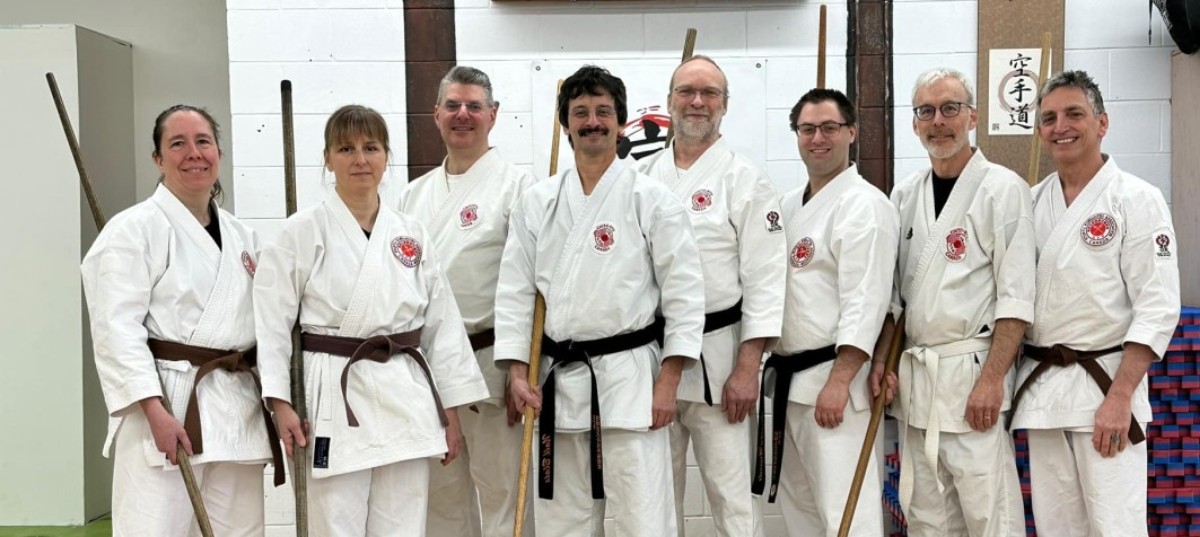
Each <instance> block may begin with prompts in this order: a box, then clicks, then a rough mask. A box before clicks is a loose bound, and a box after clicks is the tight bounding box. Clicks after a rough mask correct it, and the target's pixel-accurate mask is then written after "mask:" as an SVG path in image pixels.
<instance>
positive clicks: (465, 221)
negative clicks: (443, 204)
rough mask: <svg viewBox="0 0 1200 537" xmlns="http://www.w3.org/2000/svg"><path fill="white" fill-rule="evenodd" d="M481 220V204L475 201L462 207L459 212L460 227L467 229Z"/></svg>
mask: <svg viewBox="0 0 1200 537" xmlns="http://www.w3.org/2000/svg"><path fill="white" fill-rule="evenodd" d="M477 220H479V206H478V205H475V204H474V203H472V204H470V205H467V206H466V207H463V208H462V211H460V212H459V213H458V227H460V228H463V229H467V228H469V227H473V226H474V225H475V222H476V221H477Z"/></svg>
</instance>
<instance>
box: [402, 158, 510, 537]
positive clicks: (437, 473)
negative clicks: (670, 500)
mask: <svg viewBox="0 0 1200 537" xmlns="http://www.w3.org/2000/svg"><path fill="white" fill-rule="evenodd" d="M532 181H533V178H532V177H531V176H530V175H529V174H528V173H527V172H524V171H522V170H520V169H518V168H516V167H515V166H513V165H511V164H509V163H507V162H504V161H503V160H501V159H500V155H499V153H498V152H497V151H496V150H495V149H491V150H489V151H488V152H487V153H484V155H483V156H482V157H480V158H479V160H477V161H476V162H475V164H473V165H472V166H471V168H470V169H469V170H467V172H466V173H465V174H463V175H460V176H449V175H447V174H446V168H445V166H444V165H443V166H441V167H438V168H437V169H434V170H432V171H430V172H429V173H427V174H425V175H423V176H421V177H420V178H419V179H417V180H416V181H413V182H411V183H409V184H408V187H407V190H406V191H405V193H404V194H403V196H402V201H401V204H400V210H401V211H402V212H404V213H405V214H409V215H412V216H413V217H414V218H416V219H417V220H419V221H421V222H422V223H423V224H425V225H426V226H427V228H428V229H429V231H430V234H431V237H432V239H433V244H432V248H433V250H434V251H435V252H436V253H437V258H438V260H439V261H440V262H441V264H442V267H443V269H444V271H445V273H446V278H447V280H449V282H450V287H451V289H452V290H453V291H454V299H455V302H457V303H458V307H459V312H460V313H461V314H462V317H463V322H464V323H465V325H466V330H467V333H469V334H477V333H480V332H484V331H486V330H489V329H491V328H492V327H493V324H494V321H493V318H494V314H493V311H494V306H495V301H496V278H497V277H498V276H499V272H500V254H501V253H503V251H504V242H505V239H506V238H507V237H508V217H509V214H510V213H511V212H512V210H513V207H515V206H516V204H517V199H519V198H520V195H521V193H522V192H524V191H525V189H526V188H527V187H528V186H529V184H530V183H531V182H532ZM475 359H476V361H477V362H478V364H479V369H480V371H482V372H483V378H484V380H485V381H486V382H487V387H488V399H487V400H486V401H484V403H486V406H479V405H476V406H475V407H473V409H468V410H464V411H463V412H460V413H459V418H460V423H461V425H462V429H463V437H464V439H465V441H466V445H465V446H464V449H463V450H462V451H461V452H460V453H459V456H458V458H457V459H455V460H454V462H452V463H450V465H449V466H446V467H437V468H431V469H430V472H429V476H430V482H429V488H430V490H429V493H430V494H429V518H428V520H427V525H426V529H427V533H428V534H429V535H455V536H461V537H479V536H480V535H483V536H486V537H512V526H513V517H514V516H515V513H516V506H517V490H516V488H517V480H516V478H515V476H516V475H517V473H518V471H519V468H518V467H519V465H520V458H521V428H520V426H517V427H509V426H508V420H507V416H506V412H505V408H504V389H505V385H506V382H507V375H506V374H505V372H504V371H502V370H500V368H498V367H496V365H495V363H494V362H493V361H492V348H491V347H487V348H485V349H479V350H477V351H476V352H475ZM477 497H478V505H476V498H477ZM466 506H469V507H466ZM524 528H527V529H528V530H529V531H528V532H527V534H529V535H532V528H533V524H532V523H529V524H526V525H525V526H524ZM481 529H482V533H481Z"/></svg>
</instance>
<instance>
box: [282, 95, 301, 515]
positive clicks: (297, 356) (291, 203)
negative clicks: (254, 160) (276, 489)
mask: <svg viewBox="0 0 1200 537" xmlns="http://www.w3.org/2000/svg"><path fill="white" fill-rule="evenodd" d="M279 94H280V101H281V102H280V112H281V113H282V116H283V192H284V203H285V205H286V207H287V215H288V216H291V215H293V214H295V213H296V134H295V127H294V123H293V121H292V81H291V80H284V81H281V82H280V83H279ZM291 377H292V408H293V409H294V410H295V411H296V415H297V416H299V417H300V428H301V429H302V430H303V431H304V434H305V443H306V444H307V442H308V438H307V436H308V427H307V424H308V400H307V399H306V398H305V394H304V351H303V350H301V348H300V324H299V322H298V321H297V324H296V325H295V326H293V327H292V363H291ZM292 492H293V493H294V494H293V496H294V497H295V501H296V537H308V446H301V445H300V443H299V442H295V441H293V442H292Z"/></svg>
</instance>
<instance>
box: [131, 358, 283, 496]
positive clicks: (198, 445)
mask: <svg viewBox="0 0 1200 537" xmlns="http://www.w3.org/2000/svg"><path fill="white" fill-rule="evenodd" d="M146 345H147V347H149V348H150V354H152V355H154V357H155V358H158V359H159V360H170V361H182V362H189V363H191V364H192V365H194V366H196V367H199V368H200V369H199V370H198V371H196V380H195V381H193V382H192V393H191V395H190V396H189V397H188V407H187V412H186V413H185V415H184V419H183V430H184V431H186V432H187V435H188V440H190V441H191V442H192V453H195V454H196V455H199V454H201V453H204V431H203V430H202V429H201V426H200V406H199V405H198V402H197V401H196V386H199V385H200V381H201V380H203V379H204V377H206V376H208V374H209V373H212V372H213V370H214V369H224V370H225V371H229V372H230V373H249V374H250V378H252V379H254V387H255V388H257V389H258V395H259V399H262V380H261V379H260V378H259V376H258V373H257V372H255V371H254V369H253V368H254V366H256V365H258V360H257V357H258V353H257V351H256V348H255V347H251V348H250V349H248V350H245V351H232V350H219V349H210V348H207V347H198V346H196V345H188V344H186V343H176V342H174V341H163V340H160V339H153V338H150V339H148V340H147V341H146ZM163 397H166V394H165V393H164V394H163ZM259 406H260V407H262V416H263V421H264V422H265V423H266V426H267V441H268V442H270V443H271V465H272V466H274V467H275V486H276V487H278V486H279V485H282V484H283V482H284V480H285V479H286V477H285V474H284V468H283V450H282V449H281V448H280V447H279V435H278V434H277V432H276V431H275V421H274V420H272V419H271V412H270V411H269V410H267V407H266V405H265V404H263V403H262V402H261V401H260V402H259Z"/></svg>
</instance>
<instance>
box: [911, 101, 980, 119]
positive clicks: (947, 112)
mask: <svg viewBox="0 0 1200 537" xmlns="http://www.w3.org/2000/svg"><path fill="white" fill-rule="evenodd" d="M964 107H965V108H973V107H972V106H971V105H969V104H967V103H961V102H958V101H950V102H948V103H942V105H941V106H934V105H932V104H923V105H921V106H914V107H913V113H914V114H916V115H917V119H919V120H921V121H932V120H933V116H934V114H935V113H937V111H938V110H941V111H942V117H954V116H957V115H958V113H959V112H961V111H962V109H963V108H964Z"/></svg>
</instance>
